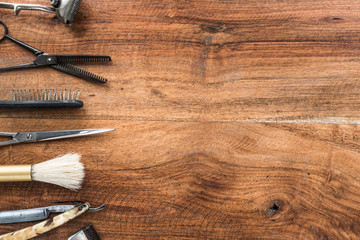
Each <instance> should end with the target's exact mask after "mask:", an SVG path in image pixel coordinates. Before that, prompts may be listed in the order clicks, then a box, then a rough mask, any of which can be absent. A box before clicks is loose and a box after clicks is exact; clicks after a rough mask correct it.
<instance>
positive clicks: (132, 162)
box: [0, 119, 360, 239]
mask: <svg viewBox="0 0 360 240" xmlns="http://www.w3.org/2000/svg"><path fill="white" fill-rule="evenodd" d="M6 120H7V121H1V122H0V129H8V130H9V131H16V130H17V129H19V128H21V129H24V130H26V129H28V130H31V129H39V130H45V129H48V128H49V126H51V128H70V127H71V128H84V127H90V128H101V127H115V128H117V131H116V132H113V133H108V134H103V135H97V136H90V137H84V138H77V139H73V140H61V141H56V142H43V143H34V144H22V145H13V146H11V147H4V148H2V150H1V153H0V154H1V155H0V162H1V164H20V163H30V164H31V163H34V162H41V161H43V160H46V159H48V158H52V157H54V156H56V155H58V154H63V153H65V152H78V153H80V154H82V155H83V162H84V164H85V166H86V173H87V175H86V180H85V182H84V185H83V189H82V190H80V191H79V192H77V193H73V192H71V191H68V190H64V189H62V188H60V187H54V186H50V185H47V184H42V183H8V184H1V185H0V193H1V198H0V210H5V209H18V208H23V207H34V206H42V205H44V204H51V203H53V202H54V201H67V200H79V199H81V200H84V201H89V202H92V203H94V204H97V205H98V204H101V203H106V204H107V207H106V209H105V210H104V211H101V212H97V213H86V215H83V216H82V217H80V218H79V219H76V220H74V221H73V222H72V223H70V224H68V225H67V226H64V227H62V228H59V229H58V230H56V231H54V232H52V233H50V234H48V235H46V236H44V237H43V238H40V239H60V236H61V237H62V238H61V239H64V238H65V237H66V236H67V235H69V234H70V233H72V232H74V231H76V230H77V229H78V228H81V227H82V226H84V225H86V224H88V223H93V224H94V225H95V227H96V229H97V230H98V231H99V233H100V235H101V237H103V239H112V238H113V239H114V238H115V239H119V238H121V239H123V238H124V239H133V238H154V239H156V238H162V239H164V238H171V239H174V238H178V239H189V238H201V239H205V238H207V239H208V238H218V239H220V238H221V239H223V238H227V239H238V238H243V239H255V238H257V239H260V238H261V239H264V238H266V239H319V238H323V239H356V238H357V236H359V234H360V229H359V227H358V226H359V224H358V223H359V221H360V218H359V216H360V211H359V209H360V208H359V207H360V203H359V197H360V195H359V191H358V189H359V187H360V175H359V171H360V169H359V166H360V164H359V159H360V155H359V154H360V152H359V143H358V139H357V138H358V135H359V131H360V129H359V127H358V126H348V125H324V124H318V125H314V124H308V125H307V124H303V125H299V124H233V123H181V122H178V123H176V122H142V121H131V122H130V121H104V120H102V121H83V120H76V121H74V120H32V119H26V121H24V120H22V119H6ZM28 225H29V224H17V225H2V226H1V228H0V233H5V232H8V231H13V230H16V229H18V228H19V227H20V226H28Z"/></svg>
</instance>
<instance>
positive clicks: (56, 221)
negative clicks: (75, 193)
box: [0, 203, 90, 240]
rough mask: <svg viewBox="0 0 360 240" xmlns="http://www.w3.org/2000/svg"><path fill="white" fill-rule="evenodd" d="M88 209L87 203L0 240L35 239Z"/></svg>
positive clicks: (5, 235) (1, 237)
mask: <svg viewBox="0 0 360 240" xmlns="http://www.w3.org/2000/svg"><path fill="white" fill-rule="evenodd" d="M89 207H90V204H88V203H84V204H81V205H80V206H76V207H74V208H73V209H71V210H69V211H67V212H64V213H62V214H60V215H57V216H55V217H53V218H51V219H48V220H46V221H43V222H41V223H38V224H36V225H34V226H31V227H27V228H24V229H21V230H19V231H16V232H12V233H7V234H4V235H1V236H0V240H19V239H24V240H26V239H31V238H34V237H37V236H39V235H41V234H43V233H46V232H48V231H50V230H52V229H54V228H57V227H59V226H61V225H63V224H65V223H67V222H69V221H70V220H72V219H74V218H76V217H78V216H80V215H81V214H83V213H84V212H86V211H87V210H88V209H89Z"/></svg>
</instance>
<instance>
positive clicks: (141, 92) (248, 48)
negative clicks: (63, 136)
mask: <svg viewBox="0 0 360 240" xmlns="http://www.w3.org/2000/svg"><path fill="white" fill-rule="evenodd" d="M12 2H19V3H20V2H23V3H34V2H33V1H27V0H25V1H20V0H14V1H12ZM37 3H38V4H44V5H48V4H49V3H48V2H47V1H46V0H39V1H37ZM359 8H360V5H359V3H358V1H357V0H348V1H336V0H321V1H310V0H304V1H293V0H284V1H277V0H270V1H265V0H263V1H260V0H254V1H212V0H194V1H175V0H163V1H155V0H152V1H145V0H137V1H108V0H104V1H93V0H87V1H83V2H82V4H81V8H80V11H79V13H78V14H77V16H76V19H75V23H74V24H73V26H72V27H67V26H65V25H63V24H61V23H60V22H59V21H58V20H57V19H54V18H53V16H52V15H51V14H50V15H49V14H47V13H37V12H25V11H24V12H21V13H20V15H19V16H16V17H15V16H13V15H12V13H11V11H10V10H6V9H0V20H2V21H4V22H5V23H6V24H7V25H8V27H9V33H10V35H12V36H13V37H15V38H18V39H20V40H22V41H25V42H27V43H28V44H30V45H33V46H35V47H37V48H39V49H41V50H44V51H46V52H48V53H53V54H107V55H110V56H111V57H112V59H113V62H112V63H111V64H105V65H104V64H99V65H86V66H83V67H85V68H86V69H87V70H89V71H91V72H94V73H98V74H100V75H102V76H105V77H108V78H109V84H107V85H105V86H101V85H97V84H93V83H90V82H86V81H83V80H81V79H77V78H74V77H72V76H69V75H66V74H64V73H61V72H58V71H56V70H54V69H48V68H42V69H29V70H22V71H11V72H2V73H1V74H0V86H1V87H0V97H1V99H8V98H9V92H10V90H11V89H45V88H46V89H65V88H66V89H77V88H79V89H81V90H82V97H81V100H83V101H84V104H85V107H84V108H83V109H80V110H60V111H49V110H48V111H47V110H37V111H11V110H1V112H0V130H1V131H9V132H17V131H34V130H39V131H40V130H52V129H53V130H55V129H77V128H116V129H117V131H116V132H112V133H107V134H102V135H96V136H89V137H85V138H77V139H71V140H70V139H67V140H59V141H52V142H42V143H34V144H22V145H13V146H8V147H2V148H1V149H0V164H23V163H26V164H27V163H29V164H31V163H37V162H41V161H44V160H47V159H50V158H53V157H55V156H57V155H61V154H64V153H67V152H77V153H79V154H82V155H83V162H84V164H85V166H86V179H85V182H84V185H83V188H82V189H81V190H80V191H79V192H76V193H74V192H71V191H68V190H66V189H62V188H60V187H56V186H50V185H47V184H43V183H34V182H31V183H6V184H1V185H0V211H1V210H9V209H19V208H32V207H39V206H45V205H48V204H52V203H53V202H55V201H68V200H83V201H89V202H91V203H93V204H95V205H99V204H102V203H105V204H107V207H106V208H105V210H103V211H101V212H96V213H86V214H85V215H83V216H81V217H80V218H78V219H75V220H73V221H72V222H71V223H70V224H67V225H66V226H63V227H61V228H59V229H57V230H55V231H53V232H50V233H49V234H47V235H44V236H43V237H41V238H39V239H66V237H68V236H70V235H71V234H72V233H73V232H75V231H77V230H78V229H80V228H81V227H84V226H85V225H86V224H89V223H93V225H94V226H95V228H96V230H97V231H98V232H99V234H100V236H101V237H102V239H139V238H140V239H358V238H360V227H359V226H360V210H359V209H360V191H359V188H360V167H359V166H360V164H359V163H360V160H359V159H360V150H359V149H360V148H359V147H360V144H359V135H360V129H359V117H360V111H359V108H360V91H359V89H360V83H359V82H360V81H359V80H360V77H359V76H360V71H359V50H358V49H359V47H360V44H359V40H360V37H359V31H360V25H359V19H360V11H359V10H360V9H359ZM0 44H1V47H0V66H6V65H12V64H17V63H23V62H28V61H32V59H33V56H32V55H31V54H29V53H27V52H24V51H23V50H22V49H20V48H19V47H17V46H16V45H15V44H13V43H11V42H10V41H8V40H4V41H2V42H1V43H0ZM28 225H29V224H28V223H26V224H25V223H24V224H12V225H0V234H3V233H7V232H10V231H15V230H18V229H20V228H22V227H25V226H28Z"/></svg>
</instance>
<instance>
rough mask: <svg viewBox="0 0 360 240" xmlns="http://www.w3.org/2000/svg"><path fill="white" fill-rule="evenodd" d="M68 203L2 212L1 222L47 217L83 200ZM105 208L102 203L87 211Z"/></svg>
mask: <svg viewBox="0 0 360 240" xmlns="http://www.w3.org/2000/svg"><path fill="white" fill-rule="evenodd" d="M69 203H71V204H67V205H55V206H49V207H42V208H31V209H22V210H13V211H3V212H0V224H6V223H20V222H32V221H38V220H44V219H47V218H48V217H49V215H50V213H63V212H66V211H69V210H71V209H73V208H74V207H76V206H78V205H79V204H83V202H69ZM104 208H105V205H104V204H103V205H101V206H100V207H97V208H89V209H88V210H87V212H96V211H100V210H102V209H104Z"/></svg>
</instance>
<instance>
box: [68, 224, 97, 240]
mask: <svg viewBox="0 0 360 240" xmlns="http://www.w3.org/2000/svg"><path fill="white" fill-rule="evenodd" d="M84 239H87V240H100V237H99V235H98V234H97V232H96V231H95V228H94V227H93V226H92V224H90V225H88V226H86V227H84V228H82V229H81V230H79V231H77V232H76V233H75V234H73V235H71V236H70V237H69V238H68V240H84Z"/></svg>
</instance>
